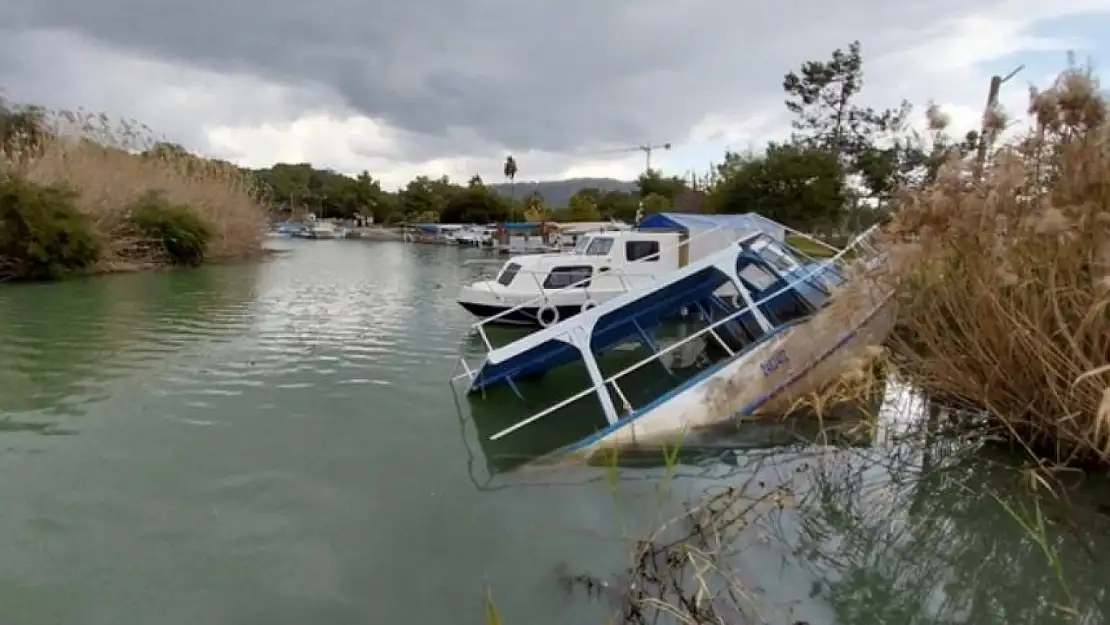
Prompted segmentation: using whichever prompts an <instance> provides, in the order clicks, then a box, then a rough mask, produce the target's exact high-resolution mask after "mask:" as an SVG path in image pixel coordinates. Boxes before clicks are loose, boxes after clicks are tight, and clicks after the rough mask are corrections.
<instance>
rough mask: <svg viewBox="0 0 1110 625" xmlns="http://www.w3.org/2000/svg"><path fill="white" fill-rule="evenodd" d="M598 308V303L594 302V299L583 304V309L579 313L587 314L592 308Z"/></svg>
mask: <svg viewBox="0 0 1110 625" xmlns="http://www.w3.org/2000/svg"><path fill="white" fill-rule="evenodd" d="M596 307H597V302H595V301H593V300H592V299H588V300H586V301H584V302H582V308H580V309H579V310H578V312H586V311H587V310H589V309H591V308H596Z"/></svg>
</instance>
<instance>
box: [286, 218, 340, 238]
mask: <svg viewBox="0 0 1110 625" xmlns="http://www.w3.org/2000/svg"><path fill="white" fill-rule="evenodd" d="M339 234H340V233H339V229H338V228H336V227H335V224H333V223H332V222H330V221H323V220H320V219H316V216H315V215H313V214H312V213H309V214H308V218H307V219H305V222H304V226H303V227H302V228H301V229H300V230H298V231H297V232H294V233H293V236H295V237H299V238H302V239H334V238H337V237H338V236H339Z"/></svg>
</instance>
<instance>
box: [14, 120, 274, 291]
mask: <svg viewBox="0 0 1110 625" xmlns="http://www.w3.org/2000/svg"><path fill="white" fill-rule="evenodd" d="M24 113H25V114H24ZM16 114H20V115H22V116H21V117H20V116H19V115H16ZM14 122H19V124H17V125H13V124H14ZM12 128H16V129H17V130H18V132H15V131H11V130H10V129H12ZM5 129H8V130H5ZM0 134H2V135H3V136H0V179H3V178H8V177H19V178H21V179H23V180H26V181H28V182H31V183H35V184H42V185H54V184H57V185H63V186H65V187H67V188H69V189H73V190H74V191H75V192H76V194H77V195H76V196H75V198H74V200H73V201H74V203H75V204H76V206H77V209H78V210H79V211H80V212H81V213H82V214H84V215H85V216H86V217H87V218H88V223H89V224H90V227H91V228H92V232H93V233H94V234H95V235H96V237H97V239H98V240H99V241H100V242H101V243H102V249H101V253H100V260H99V262H98V263H96V267H94V268H93V269H95V270H96V271H116V270H131V269H136V268H143V267H150V266H152V265H157V264H159V263H163V262H166V261H168V260H170V258H169V253H168V250H165V249H163V247H162V246H161V245H158V246H150V245H136V241H135V237H134V235H135V231H136V227H135V223H134V222H133V221H132V220H131V216H130V213H131V212H132V210H133V208H134V207H135V206H136V205H137V204H141V203H143V202H144V200H143V198H145V197H146V196H147V195H148V194H150V193H151V191H157V192H158V193H160V194H162V195H163V196H164V197H165V203H169V204H173V205H177V206H181V205H187V206H188V207H189V208H190V210H191V212H192V213H193V214H194V215H195V216H197V217H199V219H200V220H202V221H203V222H204V223H205V224H206V226H207V230H208V231H209V232H210V235H209V236H208V237H207V244H206V247H205V254H204V260H205V261H206V262H222V261H232V260H243V259H250V258H256V257H258V256H260V255H262V254H263V253H264V252H263V247H262V244H263V241H264V239H265V231H266V213H267V211H266V208H265V206H264V205H263V203H262V202H261V200H260V194H259V192H258V188H257V185H256V183H255V182H254V181H253V179H252V178H251V176H250V175H249V172H246V171H244V170H242V169H240V168H238V167H236V166H234V165H233V164H232V163H228V162H224V161H219V160H215V159H206V158H202V157H199V156H196V155H193V154H189V153H188V152H186V151H185V150H184V149H182V148H180V147H179V146H174V145H171V144H165V143H162V142H160V141H159V140H158V138H157V136H156V135H155V133H153V132H152V131H151V130H150V129H148V128H146V127H145V126H142V125H140V124H137V123H135V122H131V121H128V120H119V121H117V120H112V119H111V118H109V117H108V116H107V115H104V114H92V113H86V112H83V111H76V112H73V111H64V110H61V111H55V110H47V109H41V108H36V107H19V106H15V105H7V104H5V103H3V102H0ZM5 137H6V138H7V139H10V140H8V141H5V140H4V139H5ZM29 137H30V138H29ZM32 139H33V145H34V149H33V150H28V149H27V144H28V142H29V141H31V140H32ZM189 231H190V232H194V233H195V231H194V230H193V229H189ZM185 258H186V259H188V258H190V257H189V255H188V254H186V255H185ZM192 258H195V256H194V257H192ZM187 262H192V261H187Z"/></svg>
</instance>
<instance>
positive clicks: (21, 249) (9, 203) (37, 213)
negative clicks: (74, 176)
mask: <svg viewBox="0 0 1110 625" xmlns="http://www.w3.org/2000/svg"><path fill="white" fill-rule="evenodd" d="M75 199H76V194H75V193H74V192H73V191H72V190H70V189H68V188H66V187H63V186H59V185H37V184H33V183H30V182H27V181H25V180H23V179H21V178H7V179H5V180H2V181H0V280H11V279H32V280H40V279H54V278H59V277H62V276H64V275H66V274H69V273H72V272H74V271H80V270H83V269H86V268H88V267H89V266H90V265H92V264H93V263H95V262H96V261H97V259H98V258H99V257H100V252H101V247H100V244H99V241H98V240H97V238H96V236H95V235H94V233H93V230H92V227H91V225H90V223H89V220H88V218H87V217H86V216H85V215H84V214H82V213H81V211H80V210H78V208H77V205H76V203H75Z"/></svg>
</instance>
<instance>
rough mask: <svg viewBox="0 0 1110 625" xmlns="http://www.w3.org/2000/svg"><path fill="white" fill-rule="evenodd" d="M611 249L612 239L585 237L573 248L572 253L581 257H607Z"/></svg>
mask: <svg viewBox="0 0 1110 625" xmlns="http://www.w3.org/2000/svg"><path fill="white" fill-rule="evenodd" d="M612 249H613V237H586V238H584V239H582V240H580V241H579V242H578V245H575V246H574V250H573V253H575V254H581V255H583V256H608V255H609V251H610V250H612Z"/></svg>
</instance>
